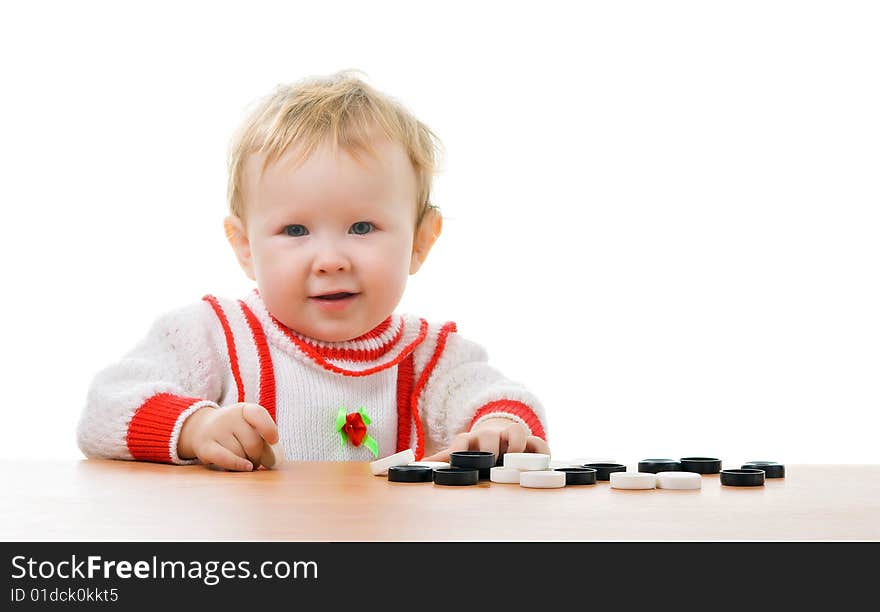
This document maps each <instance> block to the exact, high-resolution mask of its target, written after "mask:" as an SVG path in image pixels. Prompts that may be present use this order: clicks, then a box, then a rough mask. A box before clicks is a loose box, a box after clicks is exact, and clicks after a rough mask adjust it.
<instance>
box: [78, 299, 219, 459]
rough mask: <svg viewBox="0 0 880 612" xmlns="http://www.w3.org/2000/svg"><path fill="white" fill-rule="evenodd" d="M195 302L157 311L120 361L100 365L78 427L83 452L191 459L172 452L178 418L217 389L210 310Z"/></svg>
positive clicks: (214, 396)
mask: <svg viewBox="0 0 880 612" xmlns="http://www.w3.org/2000/svg"><path fill="white" fill-rule="evenodd" d="M210 308H211V307H210V306H209V305H208V304H207V303H206V302H199V303H198V304H193V305H192V306H189V307H186V308H182V309H180V310H177V311H175V312H172V313H169V314H167V315H165V316H163V317H161V318H160V319H159V320H158V321H156V323H155V324H154V325H153V327H152V329H151V330H150V331H149V333H148V334H147V336H146V337H145V338H144V339H143V340H141V342H140V343H139V344H138V345H137V346H136V347H134V349H132V350H131V351H130V352H129V353H128V354H127V355H125V356H124V357H123V358H122V359H121V360H120V361H118V362H117V363H114V364H112V365H110V366H109V367H107V368H105V369H104V370H102V371H101V372H99V373H98V374H97V375H96V376H95V378H94V380H93V381H92V384H91V387H90V388H89V392H88V397H87V399H86V405H85V407H84V409H83V411H82V414H81V416H80V420H79V425H78V427H77V443H78V444H79V448H80V450H81V451H82V452H83V454H85V455H86V456H87V457H97V458H104V459H128V460H132V459H133V460H139V461H157V462H162V463H175V464H191V463H197V462H198V460H197V459H190V460H183V459H181V458H180V457H179V456H178V454H177V440H178V438H179V437H180V428H181V426H182V425H183V421H184V420H185V419H186V417H188V416H189V415H190V414H191V413H192V412H195V411H196V410H198V409H199V408H201V407H203V406H214V407H217V405H218V404H217V401H218V400H219V398H220V395H221V393H222V382H223V378H222V376H221V372H222V370H221V369H220V368H221V367H222V365H221V361H220V356H219V354H218V352H217V351H216V350H215V349H214V348H213V346H214V345H213V341H212V338H211V328H210V324H211V323H212V321H211V316H212V314H211V311H210Z"/></svg>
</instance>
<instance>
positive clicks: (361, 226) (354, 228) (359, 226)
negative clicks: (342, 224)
mask: <svg viewBox="0 0 880 612" xmlns="http://www.w3.org/2000/svg"><path fill="white" fill-rule="evenodd" d="M374 229H375V228H374V227H373V224H372V223H370V222H369V221H358V222H357V223H352V224H351V228H350V229H349V230H348V233H349V234H369V233H370V232H372V231H373V230H374Z"/></svg>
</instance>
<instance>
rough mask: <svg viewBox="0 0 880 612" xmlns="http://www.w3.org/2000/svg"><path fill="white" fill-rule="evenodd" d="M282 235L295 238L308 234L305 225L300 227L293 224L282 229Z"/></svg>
mask: <svg viewBox="0 0 880 612" xmlns="http://www.w3.org/2000/svg"><path fill="white" fill-rule="evenodd" d="M284 233H285V234H287V235H288V236H293V237H294V238H297V237H299V236H305V235H306V234H308V233H309V230H307V229H306V226H305V225H300V224H299V223H295V224H293V225H287V226H285V227H284Z"/></svg>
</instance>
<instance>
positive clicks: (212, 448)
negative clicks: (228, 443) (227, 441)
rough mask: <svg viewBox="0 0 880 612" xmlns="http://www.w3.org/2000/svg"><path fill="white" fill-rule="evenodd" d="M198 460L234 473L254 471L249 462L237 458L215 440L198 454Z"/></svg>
mask: <svg viewBox="0 0 880 612" xmlns="http://www.w3.org/2000/svg"><path fill="white" fill-rule="evenodd" d="M199 459H201V460H202V461H203V462H204V463H213V464H214V465H216V466H218V467H222V468H224V469H227V470H233V471H236V472H249V471H251V470H253V469H254V465H253V464H252V463H251V462H250V461H248V460H247V459H243V458H241V457H239V456H238V455H236V454H235V453H233V452H232V451H231V450H229V449H228V448H226V447H225V446H223V445H222V444H220V443H219V442H217V441H216V440H213V441H212V442H211V443H210V444H208V445H207V447H206V448H205V450H204V451H203V452H201V453H199Z"/></svg>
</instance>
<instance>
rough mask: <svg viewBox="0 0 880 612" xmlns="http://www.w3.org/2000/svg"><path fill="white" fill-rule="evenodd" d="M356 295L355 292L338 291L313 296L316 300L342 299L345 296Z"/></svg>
mask: <svg viewBox="0 0 880 612" xmlns="http://www.w3.org/2000/svg"><path fill="white" fill-rule="evenodd" d="M355 295H357V293H349V292H347V291H341V292H339V293H327V294H325V295H315V296H313V297H314V298H315V299H316V300H330V301H335V300H344V299H345V298H348V297H352V296H355Z"/></svg>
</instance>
